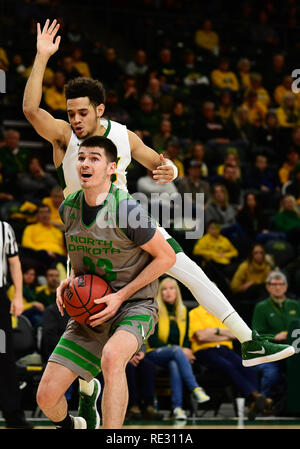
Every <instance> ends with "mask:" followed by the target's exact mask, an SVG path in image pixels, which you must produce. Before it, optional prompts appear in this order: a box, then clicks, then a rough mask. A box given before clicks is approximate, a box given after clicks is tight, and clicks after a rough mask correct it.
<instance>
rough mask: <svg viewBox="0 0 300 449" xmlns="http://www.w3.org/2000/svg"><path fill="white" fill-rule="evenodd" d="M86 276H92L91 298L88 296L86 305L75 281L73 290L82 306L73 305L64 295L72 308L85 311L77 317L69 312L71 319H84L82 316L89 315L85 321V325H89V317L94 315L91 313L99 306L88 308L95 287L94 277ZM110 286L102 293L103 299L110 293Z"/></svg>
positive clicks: (77, 314) (94, 305)
mask: <svg viewBox="0 0 300 449" xmlns="http://www.w3.org/2000/svg"><path fill="white" fill-rule="evenodd" d="M85 276H90V291H89V296H88V299H87V301H86V302H85V303H83V301H82V298H81V297H80V296H79V293H78V291H77V288H76V284H75V280H73V281H72V284H71V285H72V289H73V290H74V292H75V294H76V297H77V299H78V301H79V302H80V304H81V306H78V305H77V306H76V305H73V304H72V303H71V302H70V301H69V300H68V299H67V298H65V295H64V301H65V302H66V303H67V304H68V305H69V306H70V307H72V308H73V309H84V310H83V312H81V313H76V312H75V313H76V314H75V315H73V314H71V313H69V312H68V314H69V315H70V317H71V318H74V319H75V318H77V317H82V316H84V315H86V314H87V315H88V316H87V317H86V318H85V319H84V323H85V324H88V323H87V320H88V319H89V317H90V316H92V315H93V314H94V313H91V311H92V309H94V308H95V307H97V306H98V304H93V305H92V306H91V307H90V308H88V307H87V304H89V302H90V299H91V296H92V286H93V275H92V274H91V275H85ZM110 290H111V289H110V285H109V284H107V285H106V290H105V292H104V293H102V296H101V298H102V297H104V296H106V294H107V292H110ZM103 308H104V307H103ZM101 310H103V309H101ZM101 310H98V311H96V312H100V311H101ZM80 322H81V323H82V324H84V323H83V322H82V321H80Z"/></svg>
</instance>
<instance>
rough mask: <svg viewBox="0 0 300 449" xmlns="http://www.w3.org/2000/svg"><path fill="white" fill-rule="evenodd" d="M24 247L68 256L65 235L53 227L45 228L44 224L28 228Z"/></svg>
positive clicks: (24, 238) (24, 236)
mask: <svg viewBox="0 0 300 449" xmlns="http://www.w3.org/2000/svg"><path fill="white" fill-rule="evenodd" d="M22 246H24V247H27V248H31V249H33V250H35V251H41V250H44V251H52V252H54V253H56V254H60V255H61V256H64V255H65V254H66V250H65V244H64V235H63V233H62V232H61V231H60V230H59V229H57V228H56V227H55V226H53V225H49V226H44V225H43V224H42V223H36V224H32V225H28V226H26V228H25V230H24V233H23V237H22Z"/></svg>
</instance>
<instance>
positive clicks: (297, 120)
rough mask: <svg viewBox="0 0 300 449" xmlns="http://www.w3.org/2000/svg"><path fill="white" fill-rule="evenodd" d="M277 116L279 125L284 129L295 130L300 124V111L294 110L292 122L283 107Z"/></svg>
mask: <svg viewBox="0 0 300 449" xmlns="http://www.w3.org/2000/svg"><path fill="white" fill-rule="evenodd" d="M276 115H277V120H278V125H279V126H281V127H283V128H294V127H295V126H297V125H299V124H300V114H299V110H298V109H296V108H295V109H294V112H293V117H292V120H290V119H289V115H288V114H287V113H286V111H285V110H284V109H283V108H282V107H279V108H277V109H276Z"/></svg>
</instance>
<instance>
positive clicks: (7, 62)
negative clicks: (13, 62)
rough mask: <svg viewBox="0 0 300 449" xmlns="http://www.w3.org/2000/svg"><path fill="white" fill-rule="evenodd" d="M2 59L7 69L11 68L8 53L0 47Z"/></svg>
mask: <svg viewBox="0 0 300 449" xmlns="http://www.w3.org/2000/svg"><path fill="white" fill-rule="evenodd" d="M0 59H1V60H2V61H3V62H4V64H5V65H6V67H8V66H9V60H8V57H7V54H6V51H5V50H4V48H2V47H0Z"/></svg>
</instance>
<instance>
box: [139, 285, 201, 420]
mask: <svg viewBox="0 0 300 449" xmlns="http://www.w3.org/2000/svg"><path fill="white" fill-rule="evenodd" d="M156 300H157V302H158V311H159V312H158V313H159V320H158V323H157V325H156V327H155V332H154V334H152V335H151V336H150V337H149V339H148V340H147V355H146V358H147V359H148V360H150V361H152V362H153V363H154V364H155V365H158V366H161V367H168V369H169V373H170V383H171V406H172V413H173V417H174V418H175V419H178V420H181V419H182V420H185V419H186V418H187V416H186V413H185V410H183V408H182V407H183V385H182V384H183V382H184V384H185V385H186V387H187V389H188V391H190V392H191V393H193V396H194V398H195V399H196V401H197V402H198V403H203V402H206V401H208V400H209V399H210V398H209V396H207V394H206V393H205V392H204V390H203V389H202V388H201V387H200V386H199V385H198V383H197V381H196V378H195V375H194V373H193V369H192V365H191V364H192V363H193V361H194V360H195V357H194V355H193V354H192V351H191V348H190V342H189V338H188V329H189V322H188V311H187V308H186V306H185V305H184V303H183V301H182V297H181V292H180V289H179V287H178V284H177V282H176V280H175V279H172V278H169V277H167V278H165V279H163V280H162V281H161V282H160V284H159V288H158V294H157V297H156Z"/></svg>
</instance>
